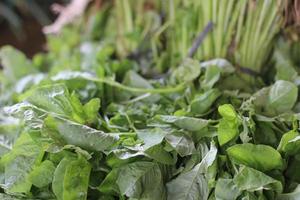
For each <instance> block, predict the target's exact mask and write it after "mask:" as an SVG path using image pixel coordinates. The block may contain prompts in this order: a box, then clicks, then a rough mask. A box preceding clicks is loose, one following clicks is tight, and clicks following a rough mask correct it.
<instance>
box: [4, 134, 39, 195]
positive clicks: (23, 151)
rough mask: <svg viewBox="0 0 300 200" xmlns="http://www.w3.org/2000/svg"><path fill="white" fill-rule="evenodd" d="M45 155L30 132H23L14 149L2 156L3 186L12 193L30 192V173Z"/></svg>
mask: <svg viewBox="0 0 300 200" xmlns="http://www.w3.org/2000/svg"><path fill="white" fill-rule="evenodd" d="M43 155H44V152H43V151H42V150H41V148H40V146H39V145H38V144H36V143H35V142H34V141H33V140H32V139H31V137H30V136H29V134H27V133H23V134H21V136H20V137H19V138H18V140H17V141H16V143H15V145H14V147H13V149H12V151H10V152H9V153H7V154H5V155H4V156H3V157H2V158H1V161H0V163H1V165H2V166H4V183H3V185H1V187H2V188H4V189H5V191H6V192H9V193H11V194H28V193H29V191H30V189H31V186H32V183H31V182H30V178H29V177H30V173H31V171H32V170H33V169H34V168H35V167H36V166H38V165H39V164H40V162H41V160H42V158H43Z"/></svg>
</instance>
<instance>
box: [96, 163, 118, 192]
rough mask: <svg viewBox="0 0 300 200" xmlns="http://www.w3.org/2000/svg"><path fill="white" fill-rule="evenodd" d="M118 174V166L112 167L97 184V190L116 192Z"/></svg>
mask: <svg viewBox="0 0 300 200" xmlns="http://www.w3.org/2000/svg"><path fill="white" fill-rule="evenodd" d="M118 176H119V168H113V169H112V170H111V171H110V172H109V174H107V175H106V177H105V179H104V180H103V181H102V183H101V185H100V186H99V188H98V189H99V191H100V192H102V193H104V194H118V193H119V187H118V185H117V184H116V181H117V178H118Z"/></svg>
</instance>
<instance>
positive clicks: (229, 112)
mask: <svg viewBox="0 0 300 200" xmlns="http://www.w3.org/2000/svg"><path fill="white" fill-rule="evenodd" d="M218 111H219V113H220V115H221V116H222V117H223V118H224V119H226V120H228V121H237V117H238V116H237V113H236V112H235V110H234V108H233V106H232V105H231V104H224V105H222V106H219V108H218Z"/></svg>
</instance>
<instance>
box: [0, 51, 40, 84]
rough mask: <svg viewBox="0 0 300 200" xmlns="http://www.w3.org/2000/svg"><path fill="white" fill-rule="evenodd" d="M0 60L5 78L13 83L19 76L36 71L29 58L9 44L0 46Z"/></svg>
mask: <svg viewBox="0 0 300 200" xmlns="http://www.w3.org/2000/svg"><path fill="white" fill-rule="evenodd" d="M0 61H1V65H2V66H3V68H4V75H5V78H6V80H8V81H9V82H10V83H15V81H17V80H19V79H20V78H22V77H24V76H26V75H28V74H31V73H35V72H36V69H34V68H33V67H32V64H31V62H30V60H28V59H27V58H26V57H25V55H24V54H23V53H22V52H21V51H19V50H17V49H15V48H13V47H11V46H5V47H2V48H1V50H0Z"/></svg>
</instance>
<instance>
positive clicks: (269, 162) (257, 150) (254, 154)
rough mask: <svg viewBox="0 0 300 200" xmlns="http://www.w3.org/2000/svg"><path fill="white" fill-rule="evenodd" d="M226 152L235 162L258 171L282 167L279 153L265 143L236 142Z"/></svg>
mask: <svg viewBox="0 0 300 200" xmlns="http://www.w3.org/2000/svg"><path fill="white" fill-rule="evenodd" d="M227 153H228V156H229V157H230V159H232V160H233V161H234V162H235V163H236V164H240V165H246V166H249V167H252V168H254V169H257V170H260V171H269V170H272V169H282V167H283V160H282V158H281V155H280V154H279V153H278V151H276V150H275V149H273V148H272V147H270V146H267V145H255V144H251V143H246V144H236V145H234V146H232V147H229V148H228V149H227Z"/></svg>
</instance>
